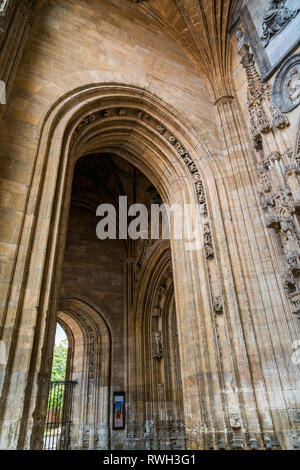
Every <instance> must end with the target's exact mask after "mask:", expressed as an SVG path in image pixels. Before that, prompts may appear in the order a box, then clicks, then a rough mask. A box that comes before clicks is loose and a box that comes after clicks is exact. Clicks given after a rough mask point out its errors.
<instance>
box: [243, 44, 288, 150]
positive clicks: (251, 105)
mask: <svg viewBox="0 0 300 470" xmlns="http://www.w3.org/2000/svg"><path fill="white" fill-rule="evenodd" d="M240 53H243V57H242V60H241V64H242V65H243V67H244V68H245V70H246V75H247V83H248V92H247V100H248V109H249V114H250V135H251V138H252V141H253V146H254V148H255V150H256V151H259V150H261V149H262V141H263V135H264V134H268V133H269V132H271V131H272V129H273V128H274V129H276V128H277V129H283V128H285V127H287V126H288V125H289V120H288V118H287V117H286V116H284V115H283V113H282V110H281V108H280V106H279V105H278V103H273V104H272V103H271V88H270V85H269V84H267V83H265V82H264V81H263V80H262V79H261V77H260V75H259V73H258V70H257V68H256V64H255V61H254V55H253V54H252V53H251V52H250V47H249V45H248V43H247V41H244V42H243V45H242V47H241V48H240ZM268 114H269V116H270V117H269V116H268Z"/></svg>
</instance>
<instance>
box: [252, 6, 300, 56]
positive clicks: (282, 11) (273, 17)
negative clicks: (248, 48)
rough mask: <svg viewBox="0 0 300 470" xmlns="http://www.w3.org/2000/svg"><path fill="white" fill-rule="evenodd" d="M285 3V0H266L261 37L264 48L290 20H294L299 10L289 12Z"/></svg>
mask: <svg viewBox="0 0 300 470" xmlns="http://www.w3.org/2000/svg"><path fill="white" fill-rule="evenodd" d="M285 3H286V0H266V6H265V12H264V20H263V27H262V29H263V34H262V36H261V40H262V42H263V45H264V47H267V45H268V44H269V42H270V39H271V38H272V36H274V34H276V33H277V32H278V31H280V30H281V29H282V28H283V27H284V26H285V25H286V24H287V22H288V21H289V20H290V19H291V18H295V17H296V16H297V14H298V13H299V11H300V8H298V9H297V10H290V9H289V8H287V7H286V6H285Z"/></svg>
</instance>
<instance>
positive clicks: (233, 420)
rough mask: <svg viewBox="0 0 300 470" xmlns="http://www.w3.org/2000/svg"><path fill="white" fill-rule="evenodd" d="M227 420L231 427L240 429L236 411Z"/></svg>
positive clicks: (239, 419)
mask: <svg viewBox="0 0 300 470" xmlns="http://www.w3.org/2000/svg"><path fill="white" fill-rule="evenodd" d="M229 422H230V426H231V427H232V429H241V427H242V423H241V418H240V416H239V415H238V414H236V413H235V414H232V415H231V416H230V418H229Z"/></svg>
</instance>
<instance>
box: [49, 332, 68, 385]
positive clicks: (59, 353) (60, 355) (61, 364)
mask: <svg viewBox="0 0 300 470" xmlns="http://www.w3.org/2000/svg"><path fill="white" fill-rule="evenodd" d="M67 356H68V340H67V339H63V340H62V341H61V342H60V343H59V344H56V345H55V346H54V354H53V362H52V372H51V382H58V381H64V380H65V377H66V368H67Z"/></svg>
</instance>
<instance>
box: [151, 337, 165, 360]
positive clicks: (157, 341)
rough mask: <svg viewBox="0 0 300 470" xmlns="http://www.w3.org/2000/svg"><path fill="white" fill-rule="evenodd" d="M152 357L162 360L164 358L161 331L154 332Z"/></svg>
mask: <svg viewBox="0 0 300 470" xmlns="http://www.w3.org/2000/svg"><path fill="white" fill-rule="evenodd" d="M152 357H153V359H161V358H162V357H163V348H162V339H161V332H160V331H152Z"/></svg>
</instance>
